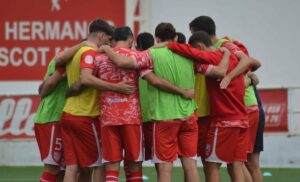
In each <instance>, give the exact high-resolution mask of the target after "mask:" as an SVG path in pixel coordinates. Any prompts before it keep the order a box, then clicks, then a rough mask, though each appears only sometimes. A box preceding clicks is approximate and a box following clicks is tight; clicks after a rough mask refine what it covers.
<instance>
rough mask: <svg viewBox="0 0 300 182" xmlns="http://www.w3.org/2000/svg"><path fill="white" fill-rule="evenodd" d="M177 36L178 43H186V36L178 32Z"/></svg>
mask: <svg viewBox="0 0 300 182" xmlns="http://www.w3.org/2000/svg"><path fill="white" fill-rule="evenodd" d="M176 35H177V42H178V43H181V44H185V43H186V38H185V35H184V34H183V33H181V32H176Z"/></svg>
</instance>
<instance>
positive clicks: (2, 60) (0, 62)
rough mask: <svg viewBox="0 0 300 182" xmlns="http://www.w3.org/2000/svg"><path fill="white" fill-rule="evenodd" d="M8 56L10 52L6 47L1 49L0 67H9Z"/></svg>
mask: <svg viewBox="0 0 300 182" xmlns="http://www.w3.org/2000/svg"><path fill="white" fill-rule="evenodd" d="M7 54H8V50H7V49H6V48H4V47H1V48H0V66H1V67H4V66H7V65H8V63H9V60H8V57H7Z"/></svg>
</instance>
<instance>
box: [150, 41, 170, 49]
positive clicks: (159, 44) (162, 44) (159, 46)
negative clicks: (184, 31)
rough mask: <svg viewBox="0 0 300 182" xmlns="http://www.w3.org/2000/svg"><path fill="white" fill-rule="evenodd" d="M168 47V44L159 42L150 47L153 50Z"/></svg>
mask: <svg viewBox="0 0 300 182" xmlns="http://www.w3.org/2000/svg"><path fill="white" fill-rule="evenodd" d="M167 45H168V42H160V43H157V44H155V45H154V46H152V47H153V48H161V47H166V46H167Z"/></svg>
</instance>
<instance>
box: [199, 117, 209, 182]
mask: <svg viewBox="0 0 300 182" xmlns="http://www.w3.org/2000/svg"><path fill="white" fill-rule="evenodd" d="M209 124H210V122H209V117H208V116H207V117H199V118H198V148H197V154H198V156H199V157H200V158H201V162H202V164H203V171H204V175H205V178H207V177H206V176H207V171H206V162H205V146H206V139H207V132H208V130H209Z"/></svg>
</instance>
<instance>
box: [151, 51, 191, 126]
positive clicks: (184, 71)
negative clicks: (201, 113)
mask: <svg viewBox="0 0 300 182" xmlns="http://www.w3.org/2000/svg"><path fill="white" fill-rule="evenodd" d="M150 52H151V56H152V60H153V66H154V73H155V74H156V75H157V76H159V77H161V78H164V79H166V80H168V81H169V82H171V83H172V84H174V85H176V86H178V87H181V88H185V89H189V88H194V84H195V76H194V69H193V62H192V61H191V60H190V59H187V58H185V57H182V56H180V55H178V54H175V53H173V52H172V51H170V50H169V49H168V48H166V47H164V48H152V49H150ZM148 93H149V97H150V98H151V104H150V108H149V110H150V112H151V114H150V116H151V117H152V118H151V120H166V119H179V118H186V117H188V116H190V115H191V114H192V113H193V112H194V111H195V109H196V108H197V106H196V104H195V102H194V101H193V100H188V99H184V98H182V97H181V96H180V95H176V94H172V93H169V92H164V91H162V90H159V89H157V88H155V87H153V86H150V85H149V87H148Z"/></svg>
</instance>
